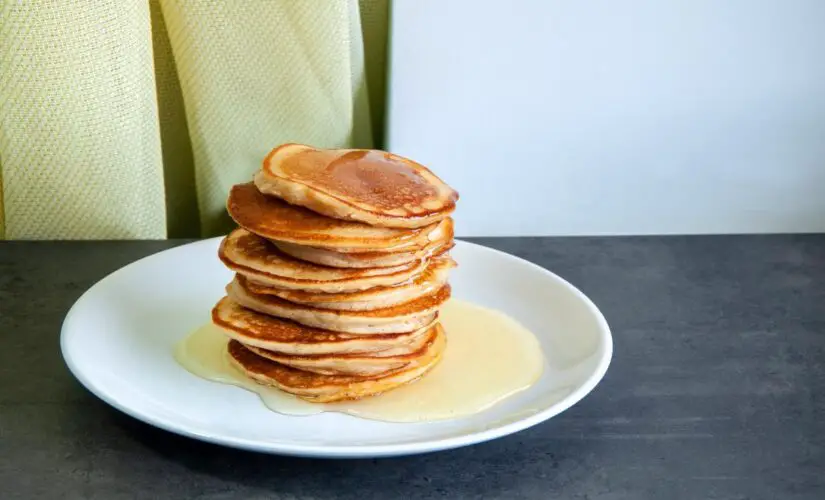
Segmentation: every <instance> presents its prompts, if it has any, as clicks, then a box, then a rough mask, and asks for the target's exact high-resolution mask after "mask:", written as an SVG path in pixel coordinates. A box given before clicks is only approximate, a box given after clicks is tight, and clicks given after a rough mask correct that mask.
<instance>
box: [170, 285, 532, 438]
mask: <svg viewBox="0 0 825 500" xmlns="http://www.w3.org/2000/svg"><path fill="white" fill-rule="evenodd" d="M439 317H440V319H441V324H442V325H443V326H444V329H445V331H446V334H447V347H446V350H445V351H444V355H443V358H442V360H441V361H440V362H439V363H438V364H437V365H436V366H435V367H434V368H433V369H432V370H431V371H430V372H429V373H427V374H425V375H424V376H423V377H422V378H420V379H418V380H417V381H415V382H413V383H411V384H408V385H404V386H401V387H398V388H396V389H393V390H391V391H388V392H386V393H384V394H380V395H377V396H371V397H367V398H364V399H361V400H358V401H342V402H336V403H310V402H308V401H304V400H302V399H300V398H298V397H296V396H293V395H291V394H288V393H286V392H283V391H281V390H279V389H276V388H274V387H268V386H265V385H261V384H258V383H256V382H254V381H253V380H251V379H249V378H248V377H247V376H246V375H244V374H243V373H241V372H240V371H238V370H237V369H236V368H235V367H233V366H232V365H231V364H230V362H229V360H228V359H227V357H228V356H227V354H226V343H227V341H228V339H227V337H226V336H225V335H224V334H223V333H221V330H220V329H219V328H218V327H216V326H214V325H212V324H207V325H204V326H203V327H201V328H199V329H198V330H196V331H195V332H193V333H192V334H191V335H189V336H188V337H186V338H185V339H184V340H183V341H181V342H180V344H178V346H177V349H176V351H175V358H176V359H177V361H178V362H179V363H180V364H181V365H182V366H184V367H185V368H186V369H187V370H189V371H190V372H191V373H193V374H195V375H197V376H199V377H202V378H204V379H207V380H211V381H213V382H219V383H224V384H231V385H236V386H239V387H243V388H245V389H248V390H250V391H253V392H255V393H257V394H258V395H259V396H260V398H261V400H262V401H263V403H264V404H265V405H266V406H267V407H268V408H269V409H271V410H273V411H275V412H278V413H281V414H285V415H314V414H318V413H322V412H340V413H346V414H349V415H355V416H358V417H362V418H368V419H372V420H382V421H387V422H429V421H437V420H445V419H452V418H458V417H464V416H468V415H472V414H475V413H478V412H480V411H483V410H486V409H488V408H490V407H491V406H493V405H495V404H496V403H497V402H499V401H501V400H503V399H505V398H507V397H508V396H511V395H513V394H516V393H518V392H521V391H523V390H525V389H527V388H529V387H530V386H531V385H533V383H535V382H536V380H538V379H539V377H540V376H541V374H542V372H543V370H544V354H543V352H542V349H541V345H540V344H539V342H538V340H537V339H536V337H535V335H533V333H531V332H530V331H529V330H527V329H526V328H524V327H523V326H522V325H521V324H519V323H518V322H517V321H516V320H514V319H513V318H511V317H509V316H507V315H506V314H504V313H502V312H500V311H496V310H493V309H488V308H484V307H481V306H478V305H476V304H473V303H470V302H466V301H461V300H457V299H450V300H449V301H448V302H447V303H446V304H445V306H444V307H443V308H442V309H441V312H440V316H439Z"/></svg>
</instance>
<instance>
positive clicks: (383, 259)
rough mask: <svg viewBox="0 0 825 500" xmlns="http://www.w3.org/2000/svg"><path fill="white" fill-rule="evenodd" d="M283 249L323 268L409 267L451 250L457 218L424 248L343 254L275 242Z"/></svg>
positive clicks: (432, 235)
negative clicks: (412, 263)
mask: <svg viewBox="0 0 825 500" xmlns="http://www.w3.org/2000/svg"><path fill="white" fill-rule="evenodd" d="M272 243H273V244H274V245H275V246H276V247H278V249H279V250H281V251H282V252H284V253H285V254H287V255H290V256H292V257H295V258H296V259H300V260H304V261H308V262H314V263H315V264H319V265H322V266H331V267H346V268H350V267H355V268H364V267H392V266H399V265H403V264H409V263H410V262H414V261H417V260H421V259H426V258H427V257H429V256H431V255H437V254H439V253H441V252H445V251H447V250H450V249H451V248H452V247H453V246H455V243H454V242H453V219H452V218H449V217H448V218H446V219H444V220H442V221H441V222H439V223H438V225H437V226H436V227H435V228H434V229H433V230H432V231H430V233H429V234H428V235H427V243H426V244H425V245H423V246H420V245H403V246H401V247H400V248H398V247H397V248H393V249H389V250H385V251H374V252H360V251H357V249H355V250H356V251H355V252H343V251H342V250H353V249H338V250H328V249H324V248H315V247H307V246H303V245H295V244H293V243H287V242H282V241H272Z"/></svg>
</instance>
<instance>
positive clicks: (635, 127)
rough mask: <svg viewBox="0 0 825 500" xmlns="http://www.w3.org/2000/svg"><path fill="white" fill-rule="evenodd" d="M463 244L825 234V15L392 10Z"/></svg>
mask: <svg viewBox="0 0 825 500" xmlns="http://www.w3.org/2000/svg"><path fill="white" fill-rule="evenodd" d="M391 33H392V41H391V49H390V53H391V55H390V57H391V76H390V82H389V84H390V85H389V95H388V109H389V119H388V130H387V133H388V137H389V143H388V145H387V148H388V149H390V150H392V151H395V152H397V153H400V154H404V155H409V156H411V157H413V158H414V159H416V160H419V161H421V162H422V163H425V164H427V165H429V166H430V167H432V168H433V169H434V170H435V171H436V172H437V173H438V174H440V175H441V176H443V177H444V178H445V179H446V180H447V181H448V182H449V183H451V184H452V185H454V186H455V187H456V188H457V189H458V191H459V192H460V194H461V200H460V204H459V211H458V213H457V216H456V219H457V222H458V228H459V231H460V234H461V235H512V234H605V233H608V234H610V233H614V234H616V233H618V234H627V233H630V234H634V233H635V234H638V233H716V232H798V231H825V0H614V1H610V0H603V1H597V0H584V1H581V0H580V1H573V0H510V1H504V0H395V1H394V2H393V15H392V26H391Z"/></svg>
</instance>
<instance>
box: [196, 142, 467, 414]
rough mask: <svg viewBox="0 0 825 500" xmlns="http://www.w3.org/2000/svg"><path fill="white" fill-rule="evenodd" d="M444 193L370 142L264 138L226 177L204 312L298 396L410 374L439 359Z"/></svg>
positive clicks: (261, 375)
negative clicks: (224, 224)
mask: <svg viewBox="0 0 825 500" xmlns="http://www.w3.org/2000/svg"><path fill="white" fill-rule="evenodd" d="M457 200H458V194H457V193H456V192H455V191H454V190H452V189H451V188H450V187H449V186H447V185H446V184H445V183H444V182H443V181H441V179H439V178H438V177H436V176H435V175H434V174H433V173H432V172H431V171H429V170H428V169H426V168H424V167H423V166H421V165H419V164H417V163H415V162H413V161H411V160H408V159H405V158H401V157H398V156H395V155H392V154H389V153H386V152H383V151H374V150H319V149H314V148H311V147H309V146H303V145H296V144H287V145H284V146H280V147H278V148H275V149H274V150H273V151H272V152H271V153H270V154H269V155H268V156H267V158H266V159H265V160H264V162H263V165H262V167H261V169H260V170H259V171H258V172H257V173H256V174H255V176H254V182H249V183H245V184H238V185H235V186H233V187H232V189H231V191H230V194H229V198H228V200H227V210H228V212H229V214H230V215H231V216H232V218H233V220H234V221H235V222H236V223H237V224H238V226H239V227H238V228H237V229H235V230H234V231H232V232H231V233H230V234H228V235H227V236H226V237H225V238H224V240H223V241H222V242H221V246H220V249H219V257H220V259H221V261H222V262H223V263H224V265H226V266H227V267H228V268H229V269H230V270H232V271H233V272H234V273H235V276H234V279H233V280H232V281H231V282H230V283H229V284H228V285H227V286H226V296H225V297H223V298H222V299H221V300H220V301H219V302H218V303H217V304H216V305H215V307H214V308H213V310H212V321H213V323H214V324H215V325H217V326H218V327H220V328H221V329H222V331H224V332H225V333H226V335H227V336H228V337H229V338H230V340H229V342H228V344H227V350H228V355H229V359H230V361H231V362H232V363H233V364H234V365H235V366H236V367H237V368H238V369H240V370H242V371H243V372H244V373H246V375H247V376H249V377H251V378H252V379H254V380H255V381H257V382H259V383H262V384H266V385H270V386H274V387H277V388H279V389H281V390H283V391H285V392H288V393H291V394H294V395H296V396H298V397H300V398H302V399H305V400H307V401H312V402H318V403H324V402H333V401H341V400H348V399H359V398H363V397H366V396H374V395H377V394H380V393H382V392H386V391H388V390H391V389H393V388H395V387H398V386H400V385H403V384H407V383H411V382H414V381H415V380H417V379H418V378H420V377H422V376H426V373H427V372H428V371H429V370H431V369H432V368H433V367H434V366H436V365H437V364H438V362H439V361H440V359H441V357H442V354H443V352H444V350H445V348H446V342H447V340H446V335H445V332H444V330H443V328H442V326H441V325H440V323H439V309H440V308H441V307H442V306H443V304H444V303H445V302H446V301H447V300H448V299H449V298H450V296H451V288H450V285H449V282H448V276H449V273H450V270H451V269H452V268H453V267H455V265H456V263H455V262H454V261H453V259H452V258H451V257H450V255H449V250H450V249H451V248H452V247H453V246H454V242H453V220H452V218H451V217H450V215H451V214H452V212H453V211H454V209H455V203H456V201H457Z"/></svg>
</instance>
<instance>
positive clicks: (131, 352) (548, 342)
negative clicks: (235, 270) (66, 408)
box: [60, 238, 613, 458]
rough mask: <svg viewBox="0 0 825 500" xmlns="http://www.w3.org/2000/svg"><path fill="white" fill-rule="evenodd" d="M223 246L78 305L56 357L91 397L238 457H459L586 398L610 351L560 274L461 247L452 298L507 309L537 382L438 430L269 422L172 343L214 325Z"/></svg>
mask: <svg viewBox="0 0 825 500" xmlns="http://www.w3.org/2000/svg"><path fill="white" fill-rule="evenodd" d="M219 241H220V240H219V239H218V238H213V239H209V240H204V241H200V242H197V243H192V244H188V245H184V246H180V247H177V248H173V249H170V250H166V251H164V252H160V253H157V254H154V255H151V256H149V257H146V258H144V259H141V260H139V261H137V262H134V263H132V264H130V265H128V266H126V267H124V268H122V269H120V270H118V271H116V272H114V273H112V274H111V275H109V276H107V277H106V278H104V279H102V280H101V281H100V282H98V283H97V284H95V285H94V286H93V287H91V288H90V289H89V290H88V291H87V292H86V293H84V294H83V296H82V297H80V299H78V301H77V302H76V303H75V304H74V306H73V307H72V309H71V310H70V311H69V314H68V315H67V316H66V319H65V321H64V323H63V330H62V333H61V339H60V340H61V349H62V352H63V357H64V359H65V360H66V363H67V365H68V366H69V369H70V370H71V371H72V373H73V374H74V375H75V376H76V377H77V379H78V380H79V381H80V382H81V383H82V384H83V385H84V386H86V387H87V388H88V389H89V390H90V391H91V392H92V393H94V394H95V395H97V396H98V397H100V398H101V399H102V400H104V401H105V402H107V403H108V404H110V405H112V406H114V407H115V408H118V409H120V410H122V411H123V412H125V413H127V414H129V415H131V416H133V417H135V418H138V419H140V420H143V421H144V422H147V423H149V424H152V425H155V426H157V427H160V428H162V429H166V430H169V431H172V432H176V433H179V434H182V435H185V436H190V437H193V438H196V439H202V440H204V441H209V442H213V443H218V444H222V445H227V446H233V447H237V448H244V449H249V450H256V451H263V452H270V453H277V454H283V455H297V456H313V457H339V458H344V457H379V456H393V455H408V454H414V453H423V452H430V451H436V450H444V449H449V448H456V447H459V446H465V445H470V444H474V443H479V442H482V441H487V440H490V439H494V438H498V437H501V436H505V435H508V434H512V433H514V432H517V431H520V430H522V429H525V428H527V427H530V426H533V425H536V424H538V423H540V422H543V421H545V420H547V419H549V418H551V417H552V416H554V415H557V414H559V413H560V412H562V411H564V410H565V409H567V408H569V407H570V406H572V405H573V404H575V403H576V402H578V401H579V400H581V399H582V398H583V397H584V396H585V395H586V394H587V393H589V392H590V391H591V390H593V388H594V387H595V386H596V384H597V383H598V382H599V381H600V380H601V378H602V377H603V376H604V373H605V371H606V370H607V367H608V364H609V363H610V358H611V355H612V352H613V343H612V340H611V336H610V331H609V329H608V326H607V323H606V322H605V320H604V318H603V317H602V315H601V313H600V312H599V310H598V309H597V308H596V306H595V305H593V303H592V302H591V301H590V300H589V299H588V298H587V297H585V296H584V295H583V294H582V293H581V292H579V291H578V290H577V289H576V288H574V287H573V286H572V285H570V284H569V283H567V282H566V281H564V280H563V279H561V278H559V277H558V276H556V275H555V274H553V273H551V272H549V271H547V270H545V269H543V268H541V267H539V266H536V265H534V264H532V263H530V262H527V261H525V260H522V259H519V258H517V257H514V256H512V255H509V254H506V253H503V252H499V251H497V250H492V249H490V248H486V247H483V246H480V245H475V244H472V243H467V242H463V241H458V242H456V247H455V249H454V250H453V251H452V255H453V256H454V257H455V259H456V261H458V263H459V267H458V268H457V269H455V270H454V271H453V273H452V275H451V278H450V282H451V284H452V285H453V293H454V296H455V297H457V298H461V299H466V300H470V301H473V302H475V303H478V304H480V305H483V306H487V307H493V308H497V309H500V310H502V311H504V312H506V313H507V314H509V315H511V316H513V317H514V318H515V319H517V320H519V321H520V322H521V323H522V324H524V325H525V326H527V327H528V328H529V329H531V330H532V331H533V332H534V333H535V334H536V335H537V337H538V338H539V340H540V341H541V344H542V347H543V349H544V352H545V354H546V358H547V361H546V363H547V364H546V366H545V371H544V374H543V375H542V377H541V379H540V380H539V381H538V382H537V383H536V384H535V385H533V386H532V387H531V388H530V389H528V390H526V391H524V392H521V393H519V394H516V395H514V396H512V397H510V398H508V399H506V400H504V401H502V402H500V403H498V404H497V405H496V406H494V407H493V408H490V409H488V410H487V411H485V412H482V413H480V414H477V415H474V416H472V417H469V418H461V419H457V420H452V421H442V422H435V423H415V424H398V423H384V422H377V421H371V420H365V419H359V418H357V417H352V416H348V415H343V414H336V413H324V414H320V415H314V416H310V417H290V416H284V415H280V414H277V413H274V412H272V411H270V410H268V409H267V408H266V407H264V405H263V404H262V403H261V401H260V399H259V398H258V396H257V395H256V394H253V393H251V392H249V391H246V390H244V389H241V388H238V387H234V386H229V385H224V384H218V383H214V382H209V381H206V380H203V379H200V378H198V377H196V376H194V375H192V374H191V373H189V372H188V371H186V370H185V369H184V368H182V367H181V366H179V365H178V364H177V362H176V361H175V359H174V358H173V349H174V345H175V344H176V343H177V342H178V341H179V340H180V339H182V338H183V337H185V336H186V335H187V334H188V333H190V332H191V331H192V330H194V329H195V328H197V327H199V326H201V325H203V324H204V323H206V322H208V321H209V317H210V310H211V308H212V306H213V305H214V303H215V302H216V301H217V300H218V299H219V298H220V297H221V296H222V295H223V290H224V286H225V284H226V283H227V282H228V281H229V280H230V279H231V273H230V272H229V271H228V270H227V269H226V268H224V266H223V265H221V263H220V261H219V260H218V258H217V247H218V243H219Z"/></svg>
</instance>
